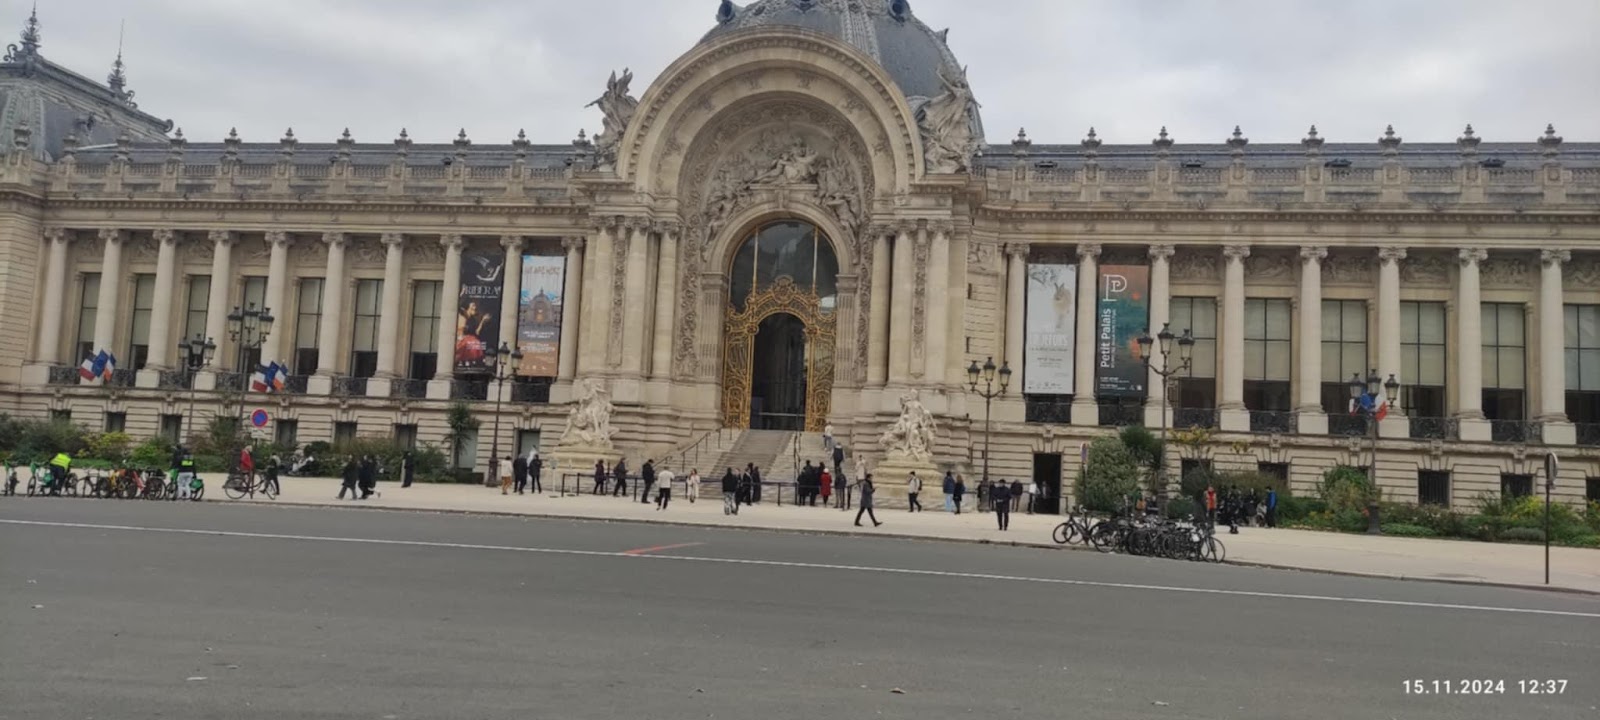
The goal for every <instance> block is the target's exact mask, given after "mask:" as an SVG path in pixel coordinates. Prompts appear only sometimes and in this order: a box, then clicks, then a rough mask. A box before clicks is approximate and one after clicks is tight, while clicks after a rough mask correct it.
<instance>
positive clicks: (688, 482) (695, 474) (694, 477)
mask: <svg viewBox="0 0 1600 720" xmlns="http://www.w3.org/2000/svg"><path fill="white" fill-rule="evenodd" d="M683 494H684V495H687V496H689V504H690V505H693V504H694V501H695V500H698V499H700V468H694V469H693V470H690V471H689V477H688V478H687V479H685V480H684V481H683Z"/></svg>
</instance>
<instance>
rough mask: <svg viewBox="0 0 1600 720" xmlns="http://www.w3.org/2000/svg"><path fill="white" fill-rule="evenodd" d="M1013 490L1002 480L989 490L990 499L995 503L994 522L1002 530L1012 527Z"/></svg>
mask: <svg viewBox="0 0 1600 720" xmlns="http://www.w3.org/2000/svg"><path fill="white" fill-rule="evenodd" d="M1011 488H1012V486H1011V485H1007V484H1006V481H1004V480H1001V481H1000V482H997V483H995V484H994V487H993V488H990V490H989V498H990V499H991V500H992V502H993V503H994V520H995V523H996V524H997V525H999V526H1000V529H1001V530H1005V529H1007V528H1010V527H1011Z"/></svg>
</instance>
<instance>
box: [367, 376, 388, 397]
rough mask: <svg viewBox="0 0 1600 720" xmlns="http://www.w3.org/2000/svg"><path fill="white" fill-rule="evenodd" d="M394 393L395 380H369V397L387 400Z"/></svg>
mask: <svg viewBox="0 0 1600 720" xmlns="http://www.w3.org/2000/svg"><path fill="white" fill-rule="evenodd" d="M393 392H394V380H392V379H390V378H382V377H374V378H367V397H370V398H386V397H389V396H390V395H391V394H392V393H393Z"/></svg>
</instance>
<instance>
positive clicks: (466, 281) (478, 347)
mask: <svg viewBox="0 0 1600 720" xmlns="http://www.w3.org/2000/svg"><path fill="white" fill-rule="evenodd" d="M505 273H506V258H505V254H504V253H502V252H500V251H498V250H492V251H491V250H482V251H479V250H464V251H462V253H461V296H460V297H459V298H457V301H456V372H458V373H462V374H466V375H471V374H474V373H490V372H494V368H493V367H491V365H490V363H489V361H488V356H487V355H486V354H485V352H484V351H485V350H488V349H489V348H498V347H500V319H499V318H498V317H496V316H497V315H499V314H500V295H501V293H502V292H504V287H505Z"/></svg>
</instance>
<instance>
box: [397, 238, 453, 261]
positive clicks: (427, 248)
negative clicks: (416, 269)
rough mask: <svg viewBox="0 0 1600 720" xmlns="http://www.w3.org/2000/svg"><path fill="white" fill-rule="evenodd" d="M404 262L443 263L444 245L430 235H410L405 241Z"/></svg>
mask: <svg viewBox="0 0 1600 720" xmlns="http://www.w3.org/2000/svg"><path fill="white" fill-rule="evenodd" d="M406 262H407V263H408V264H416V265H443V264H444V246H443V245H440V244H439V243H437V242H434V241H433V238H431V237H421V238H418V237H412V238H408V240H407V242H406Z"/></svg>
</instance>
